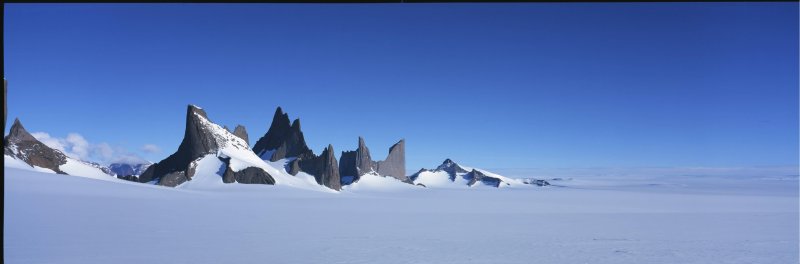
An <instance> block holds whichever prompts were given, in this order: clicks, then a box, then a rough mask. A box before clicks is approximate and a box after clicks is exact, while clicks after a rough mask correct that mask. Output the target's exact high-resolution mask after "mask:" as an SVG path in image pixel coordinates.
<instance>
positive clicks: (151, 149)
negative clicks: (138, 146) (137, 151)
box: [142, 144, 161, 154]
mask: <svg viewBox="0 0 800 264" xmlns="http://www.w3.org/2000/svg"><path fill="white" fill-rule="evenodd" d="M142 151H144V152H147V153H151V154H153V153H159V152H161V148H159V147H158V146H156V145H154V144H145V145H144V146H142Z"/></svg>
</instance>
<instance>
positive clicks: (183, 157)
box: [139, 105, 219, 187]
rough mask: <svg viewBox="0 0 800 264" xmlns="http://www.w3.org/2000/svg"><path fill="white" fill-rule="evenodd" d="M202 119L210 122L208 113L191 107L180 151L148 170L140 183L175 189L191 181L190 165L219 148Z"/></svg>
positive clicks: (187, 114)
mask: <svg viewBox="0 0 800 264" xmlns="http://www.w3.org/2000/svg"><path fill="white" fill-rule="evenodd" d="M201 118H203V119H206V120H208V116H207V115H206V112H205V111H203V109H200V108H198V107H196V106H193V105H189V107H188V109H187V111H186V131H185V132H184V135H183V141H181V145H180V146H179V147H178V151H176V152H175V153H173V154H172V155H170V156H169V157H167V158H166V159H164V160H162V161H160V162H158V163H155V164H153V165H151V166H150V167H149V168H147V170H145V172H144V173H142V175H140V176H139V181H140V182H150V181H153V180H158V184H159V185H163V186H170V187H175V186H177V185H179V184H181V183H184V182H186V181H188V180H190V179H189V177H191V176H192V175H188V176H187V169H188V168H189V165H190V163H192V162H193V161H194V160H196V159H198V158H200V157H202V156H204V155H206V154H210V153H213V152H214V151H216V150H217V149H218V148H219V146H218V145H217V141H216V139H215V138H214V136H213V135H211V133H209V132H208V131H205V130H206V128H205V127H204V125H203V120H201Z"/></svg>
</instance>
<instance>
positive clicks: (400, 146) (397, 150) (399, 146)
mask: <svg viewBox="0 0 800 264" xmlns="http://www.w3.org/2000/svg"><path fill="white" fill-rule="evenodd" d="M377 164H378V166H377V168H376V170H377V171H378V174H380V175H383V176H392V177H394V178H397V179H398V180H401V181H404V180H407V179H408V177H407V176H406V141H405V140H404V139H401V140H400V141H399V142H397V143H395V144H394V145H392V147H390V148H389V155H388V156H386V159H385V160H382V161H378V163H377Z"/></svg>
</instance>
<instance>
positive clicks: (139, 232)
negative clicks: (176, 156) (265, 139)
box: [3, 156, 798, 264]
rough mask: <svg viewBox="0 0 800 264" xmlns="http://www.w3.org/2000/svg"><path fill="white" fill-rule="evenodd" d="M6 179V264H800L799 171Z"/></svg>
mask: <svg viewBox="0 0 800 264" xmlns="http://www.w3.org/2000/svg"><path fill="white" fill-rule="evenodd" d="M212 157H213V156H212ZM218 162H219V161H218V159H216V157H213V159H212V158H208V159H206V160H204V161H203V162H200V164H198V166H204V169H203V170H206V169H208V170H211V169H213V168H214V167H215V166H221V163H218ZM270 165H272V166H273V167H279V166H280V164H277V163H276V164H270ZM205 167H207V168H205ZM4 175H5V176H4V181H5V196H4V198H5V199H4V205H5V207H4V210H5V211H4V213H5V225H4V232H3V236H4V237H3V238H4V254H3V258H4V261H5V263H526V264H527V263H637V264H638V263H798V192H797V187H798V181H797V177H785V178H759V177H750V178H741V177H740V178H735V179H728V178H724V177H683V178H680V177H677V178H635V177H626V178H590V177H587V178H577V177H575V178H573V179H565V180H562V181H553V182H551V183H553V184H554V185H557V186H548V187H533V186H531V187H530V188H504V189H502V190H498V189H495V188H461V189H453V188H405V189H403V188H402V187H399V186H400V185H398V186H395V185H394V184H395V183H396V182H392V181H395V180H394V179H390V178H379V177H378V176H368V177H367V178H364V179H362V181H363V182H362V181H360V182H359V183H356V185H353V186H348V187H346V188H344V189H343V191H342V192H339V193H331V192H322V191H314V190H303V189H297V188H292V187H290V186H286V185H284V186H280V185H278V186H266V185H249V184H221V183H219V181H217V180H219V178H202V177H201V178H196V179H193V180H192V181H191V182H188V183H186V184H185V185H182V186H181V187H180V188H167V187H160V186H153V185H147V184H137V183H124V184H123V183H120V182H112V181H100V180H95V179H89V178H84V177H73V176H66V175H57V174H49V173H40V172H34V171H29V170H20V169H15V168H11V167H5V168H4ZM204 176H209V177H210V176H214V177H219V176H218V175H204ZM301 176H302V175H301ZM306 176H307V175H306ZM198 177H200V175H198ZM370 177H375V178H370ZM295 180H297V181H303V182H306V181H308V180H309V178H308V177H305V176H303V177H300V178H297V179H295ZM310 180H313V178H311V179H310ZM362 183H363V185H362ZM387 186H388V187H387ZM404 187H405V186H404ZM411 187H413V186H411Z"/></svg>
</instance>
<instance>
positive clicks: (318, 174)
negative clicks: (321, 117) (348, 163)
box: [292, 145, 342, 190]
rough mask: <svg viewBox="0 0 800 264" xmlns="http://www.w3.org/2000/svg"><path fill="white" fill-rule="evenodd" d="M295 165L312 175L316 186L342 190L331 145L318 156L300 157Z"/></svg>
mask: <svg viewBox="0 0 800 264" xmlns="http://www.w3.org/2000/svg"><path fill="white" fill-rule="evenodd" d="M297 163H298V165H299V167H300V170H302V171H304V172H306V173H308V174H310V175H313V176H314V178H315V179H316V180H317V183H318V184H321V185H325V186H327V187H328V188H331V189H334V190H340V189H341V188H342V185H341V177H340V175H339V166H338V165H337V162H336V155H335V154H334V150H333V145H328V147H327V148H325V150H323V151H322V154H320V155H319V156H314V155H313V154H312V156H309V157H301V158H299V161H298V162H297ZM292 166H294V165H292Z"/></svg>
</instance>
